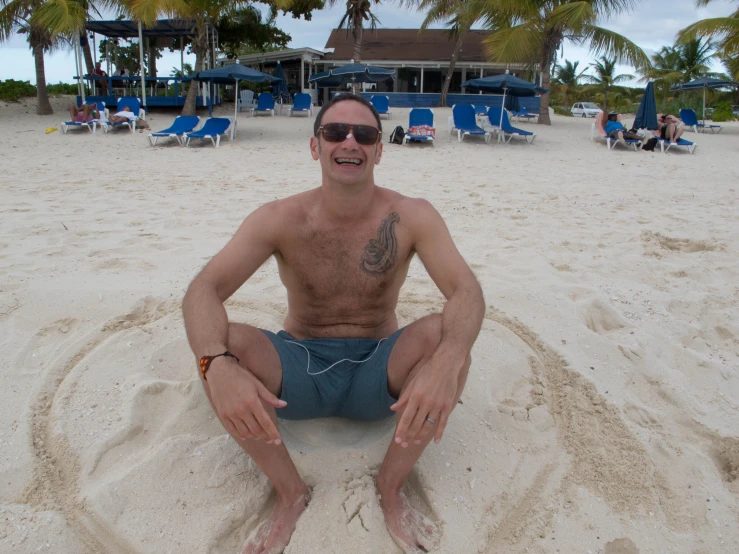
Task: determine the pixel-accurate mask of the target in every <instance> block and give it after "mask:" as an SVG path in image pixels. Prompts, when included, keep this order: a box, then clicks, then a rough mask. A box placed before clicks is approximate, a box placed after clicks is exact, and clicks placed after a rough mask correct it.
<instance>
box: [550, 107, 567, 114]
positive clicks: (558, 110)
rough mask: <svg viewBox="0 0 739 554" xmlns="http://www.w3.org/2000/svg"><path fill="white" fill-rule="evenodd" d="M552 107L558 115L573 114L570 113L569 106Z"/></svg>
mask: <svg viewBox="0 0 739 554" xmlns="http://www.w3.org/2000/svg"><path fill="white" fill-rule="evenodd" d="M552 109H553V110H554V113H556V114H557V115H572V114H571V113H570V110H569V108H563V107H561V106H552Z"/></svg>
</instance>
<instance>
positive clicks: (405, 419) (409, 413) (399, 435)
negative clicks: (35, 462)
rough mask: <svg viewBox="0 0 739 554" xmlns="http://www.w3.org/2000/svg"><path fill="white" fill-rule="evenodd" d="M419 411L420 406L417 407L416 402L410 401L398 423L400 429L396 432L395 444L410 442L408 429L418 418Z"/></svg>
mask: <svg viewBox="0 0 739 554" xmlns="http://www.w3.org/2000/svg"><path fill="white" fill-rule="evenodd" d="M417 411H418V406H416V403H415V402H414V401H409V402H408V406H407V407H406V409H405V411H404V412H403V415H402V416H401V418H400V421H399V422H398V428H397V430H396V431H395V442H396V443H397V444H401V443H403V442H406V441H407V440H408V428H409V427H410V425H411V423H412V422H413V418H414V417H415V416H416V412H417Z"/></svg>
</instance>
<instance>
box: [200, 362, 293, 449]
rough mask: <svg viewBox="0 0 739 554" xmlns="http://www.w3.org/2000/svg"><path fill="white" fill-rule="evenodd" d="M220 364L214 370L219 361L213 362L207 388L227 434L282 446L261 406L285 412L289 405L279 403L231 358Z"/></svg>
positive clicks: (275, 430)
mask: <svg viewBox="0 0 739 554" xmlns="http://www.w3.org/2000/svg"><path fill="white" fill-rule="evenodd" d="M217 360H218V365H217V366H216V367H215V368H214V367H213V365H215V362H216V360H213V363H212V364H211V369H210V370H209V371H208V385H209V386H210V397H211V398H212V399H213V405H214V406H215V409H216V413H217V414H218V418H219V419H220V420H221V423H223V426H224V427H225V428H226V431H228V432H229V433H231V434H232V435H235V436H237V437H241V438H242V439H257V440H263V441H265V442H266V443H267V444H273V443H274V444H275V445H278V444H280V443H281V442H282V440H281V439H280V434H279V433H278V432H277V427H276V426H275V424H274V423H273V421H272V419H271V418H270V417H269V415H268V414H267V410H265V408H264V405H263V404H262V402H265V403H267V404H269V405H270V406H273V407H275V408H284V407H285V406H287V402H285V401H284V400H279V399H278V398H277V397H276V396H275V395H274V394H272V393H271V392H269V391H268V390H267V388H266V387H265V386H264V385H263V384H262V383H261V381H259V379H257V378H256V377H254V375H252V373H251V372H250V371H249V370H247V369H244V368H243V367H241V366H239V365H238V364H237V363H236V362H234V361H232V360H229V359H228V358H223V359H222V358H217ZM213 369H215V371H213Z"/></svg>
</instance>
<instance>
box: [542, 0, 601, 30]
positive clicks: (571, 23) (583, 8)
mask: <svg viewBox="0 0 739 554" xmlns="http://www.w3.org/2000/svg"><path fill="white" fill-rule="evenodd" d="M594 23H595V12H594V11H593V4H592V2H586V1H579V2H567V3H566V4H562V5H561V6H557V7H556V8H555V9H553V10H552V11H551V12H549V14H548V15H547V26H549V27H551V28H554V29H558V30H561V29H567V32H568V33H572V34H575V35H579V34H581V33H582V31H583V29H584V27H585V26H586V25H592V24H594Z"/></svg>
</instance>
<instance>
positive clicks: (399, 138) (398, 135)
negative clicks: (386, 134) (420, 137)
mask: <svg viewBox="0 0 739 554" xmlns="http://www.w3.org/2000/svg"><path fill="white" fill-rule="evenodd" d="M404 136H405V130H404V129H403V127H401V126H400V125H398V126H397V127H396V128H395V129H393V132H392V133H390V143H391V144H403V137H404Z"/></svg>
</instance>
